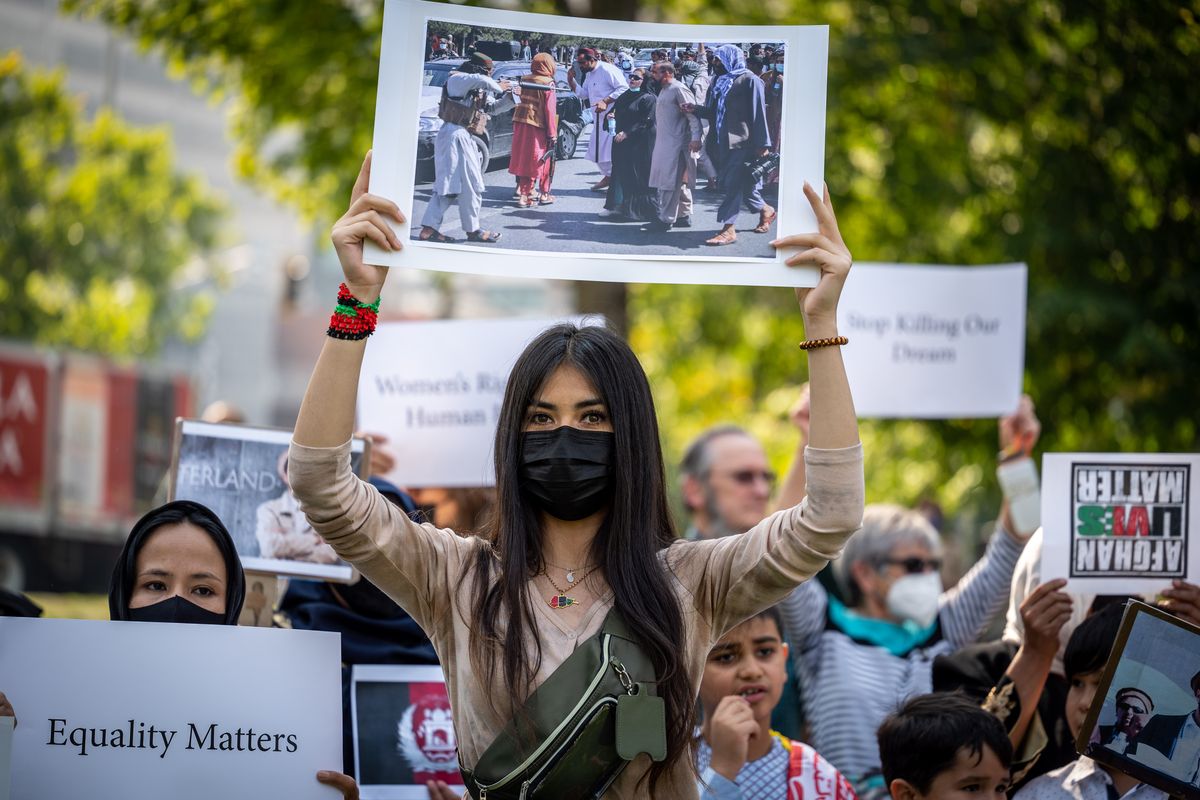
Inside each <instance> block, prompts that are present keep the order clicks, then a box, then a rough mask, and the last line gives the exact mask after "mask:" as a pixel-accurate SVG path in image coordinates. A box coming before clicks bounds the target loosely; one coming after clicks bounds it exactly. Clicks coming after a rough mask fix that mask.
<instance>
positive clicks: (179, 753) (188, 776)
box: [0, 617, 342, 800]
mask: <svg viewBox="0 0 1200 800" xmlns="http://www.w3.org/2000/svg"><path fill="white" fill-rule="evenodd" d="M0 642H3V643H4V646H3V647H0V676H3V680H4V687H3V691H4V693H5V694H6V695H7V697H8V699H9V700H10V701H11V702H12V704H13V708H14V709H15V710H16V713H17V718H18V719H19V720H20V724H18V725H17V727H16V730H15V732H14V735H13V759H12V793H13V796H14V797H22V798H81V797H105V798H108V797H120V798H122V800H160V798H164V797H170V798H172V800H211V798H214V797H287V798H290V799H292V798H294V799H295V800H336V798H338V797H340V796H341V795H340V793H339V792H338V791H337V790H335V789H332V788H330V787H325V786H321V785H320V784H318V783H317V781H316V772H317V770H321V769H328V770H336V771H339V772H340V771H341V769H342V767H341V765H342V736H341V734H342V724H341V720H342V703H341V648H340V645H339V637H338V635H337V634H333V633H323V632H317V631H293V630H280V629H263V628H240V627H236V626H225V625H177V624H171V623H144V622H96V621H90V620H62V619H24V618H13V617H5V618H0Z"/></svg>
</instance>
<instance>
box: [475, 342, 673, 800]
mask: <svg viewBox="0 0 1200 800" xmlns="http://www.w3.org/2000/svg"><path fill="white" fill-rule="evenodd" d="M564 364H569V365H571V366H574V367H576V368H577V369H578V370H579V371H580V372H582V373H583V374H584V375H586V376H587V378H588V379H589V380H590V381H591V383H592V385H593V386H595V387H596V391H597V393H598V394H599V396H600V399H601V400H602V401H603V402H604V405H605V406H606V408H607V409H608V415H609V418H610V419H611V421H612V427H613V438H614V442H613V463H612V501H611V505H610V507H609V510H608V514H607V515H606V517H605V519H604V521H603V522H602V523H601V525H600V529H599V531H598V532H597V533H596V537H595V538H594V539H593V540H592V546H591V553H590V556H591V561H592V563H594V564H596V565H597V567H598V568H599V569H601V570H603V574H604V577H605V579H606V580H607V581H608V584H609V586H610V587H611V588H612V591H613V604H614V605H615V606H616V608H617V610H618V611H619V612H620V614H621V616H622V617H623V618H624V621H625V623H626V625H627V626H628V627H629V629H630V631H631V632H632V633H633V634H634V636H635V637H636V638H637V641H638V643H639V645H640V646H641V647H642V649H643V651H644V652H645V653H646V654H647V655H648V656H649V657H650V660H651V662H652V663H653V664H654V669H655V672H656V674H657V676H658V681H659V683H658V690H659V695H660V696H662V698H663V700H664V701H665V705H666V712H667V758H666V760H665V761H661V762H657V763H655V764H654V765H653V766H652V767H651V768H650V772H649V779H650V788H651V790H653V789H654V787H655V785H656V784H657V783H658V781H659V780H660V779H661V778H662V776H663V775H665V774H667V772H668V771H669V770H670V769H671V767H672V766H673V765H674V764H675V762H676V761H677V760H678V759H679V758H681V757H683V756H684V754H685V752H686V749H687V745H688V742H689V741H690V739H691V733H692V728H693V722H694V716H695V692H694V687H692V685H691V681H690V680H689V677H688V673H687V667H686V662H685V660H684V647H685V642H684V628H683V612H682V610H681V609H680V604H679V599H678V597H677V595H676V594H675V593H674V591H672V588H671V582H670V578H669V575H668V572H667V569H666V568H665V566H664V565H663V563H662V562H661V560H660V558H659V551H660V550H662V549H663V548H665V547H667V546H669V545H670V544H671V543H672V542H673V541H675V530H674V527H673V524H672V522H671V515H670V512H669V510H668V506H667V493H666V479H665V476H664V471H663V459H662V450H661V448H660V446H659V438H658V419H657V417H656V415H655V413H654V401H653V399H652V398H651V396H650V385H649V383H648V382H647V381H646V374H645V372H644V371H643V370H642V366H641V364H640V363H638V360H637V356H635V355H634V354H633V351H632V350H630V349H629V345H627V344H626V343H625V342H624V341H623V340H622V339H621V338H620V337H619V336H617V335H616V334H615V333H613V332H611V331H609V330H607V329H606V328H602V327H596V326H589V327H582V328H581V327H577V326H575V325H571V324H562V325H555V326H554V327H552V328H550V329H549V330H547V331H545V332H544V333H542V334H541V335H540V336H538V337H537V338H536V339H534V340H533V341H532V342H531V343H530V344H529V346H528V347H526V348H525V352H523V353H522V354H521V356H520V358H518V359H517V363H516V365H515V366H514V367H513V369H512V374H511V375H510V376H509V379H508V386H507V388H506V389H505V392H504V404H503V406H502V407H501V409H500V420H499V424H498V426H497V429H496V446H495V461H496V494H497V498H496V500H497V505H496V513H495V516H494V518H493V524H492V526H491V530H490V531H489V535H488V537H487V539H488V541H489V543H490V545H491V546H490V547H488V548H481V549H480V551H479V553H478V555H477V557H476V560H475V564H474V585H473V597H474V598H475V600H474V608H473V611H474V614H473V616H474V619H475V621H476V626H474V627H472V629H471V660H472V664H473V665H474V666H475V669H476V670H477V671H479V672H481V673H482V674H484V675H486V676H487V680H488V682H489V683H492V682H493V681H494V679H495V677H496V674H497V671H498V670H502V672H503V678H504V684H505V688H506V689H507V692H506V695H505V696H507V697H512V698H514V700H515V701H516V703H518V704H519V703H520V702H522V701H523V700H524V699H525V698H526V697H528V695H529V687H530V686H531V685H532V680H533V676H534V675H536V674H537V672H538V670H539V668H540V666H541V659H542V652H541V644H540V641H539V640H538V637H537V636H536V633H535V631H536V628H537V623H536V622H535V621H534V616H533V606H532V605H531V602H532V601H531V598H530V597H529V592H528V591H527V588H528V583H529V581H530V579H531V578H532V577H533V576H534V575H536V574H537V573H538V572H539V571H540V570H541V569H542V567H543V552H542V539H541V531H540V525H539V517H538V509H537V507H536V506H535V505H533V504H532V503H531V502H530V501H529V500H527V499H526V498H525V496H524V495H522V493H521V486H520V479H519V477H518V473H519V465H520V463H521V444H522V435H521V434H522V431H523V430H524V427H525V415H526V413H527V409H528V407H529V405H530V404H531V403H533V402H534V400H535V398H536V396H537V393H538V392H539V391H540V390H541V388H542V386H543V385H544V384H545V382H546V380H547V379H548V378H549V377H550V375H551V374H552V373H553V372H554V371H555V370H556V369H557V368H558V367H559V366H561V365H564ZM493 570H496V571H497V572H498V575H497V576H496V579H495V580H493ZM527 633H534V635H533V636H532V637H529V638H532V639H533V641H534V647H533V650H532V660H531V659H530V658H529V657H528V656H527V653H529V650H527V647H528V645H527V643H526V638H527Z"/></svg>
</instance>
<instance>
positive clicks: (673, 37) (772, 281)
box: [366, 0, 829, 286]
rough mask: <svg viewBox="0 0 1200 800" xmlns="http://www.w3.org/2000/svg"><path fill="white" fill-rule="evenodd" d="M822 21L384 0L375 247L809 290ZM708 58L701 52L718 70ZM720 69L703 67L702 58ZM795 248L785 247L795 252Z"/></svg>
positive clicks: (488, 268)
mask: <svg viewBox="0 0 1200 800" xmlns="http://www.w3.org/2000/svg"><path fill="white" fill-rule="evenodd" d="M828 49H829V28H828V26H826V25H808V26H771V27H753V26H716V25H673V24H667V23H640V22H629V21H623V20H593V19H578V18H574V17H565V16H554V15H544V14H531V13H524V12H515V11H502V10H498V9H490V8H475V7H468V6H459V5H451V4H446V3H430V2H417V1H416V0H413V1H407V0H385V4H384V21H383V42H382V48H381V55H380V63H379V86H378V94H377V97H376V110H375V129H374V146H373V156H372V163H371V181H370V191H371V193H373V194H376V195H380V196H382V197H386V198H388V199H391V200H393V201H395V202H396V203H397V205H399V206H400V209H401V210H402V211H403V212H404V215H405V217H406V219H407V220H408V222H407V223H406V224H404V225H400V224H399V223H392V224H393V227H394V228H395V229H396V234H397V236H398V238H399V239H400V240H401V241H403V242H404V243H405V246H404V247H403V249H401V250H399V251H384V250H383V249H381V248H379V247H377V246H375V245H374V244H373V243H371V242H370V241H368V242H367V246H366V258H367V260H368V261H369V262H370V263H373V264H380V265H385V266H407V267H418V268H422V269H435V270H446V271H457V272H471V273H477V274H488V275H503V276H512V277H525V278H561V279H571V280H593V281H626V282H638V283H690V284H721V285H750V286H813V285H815V282H816V277H817V271H816V269H815V268H810V267H802V268H792V267H788V266H786V264H785V263H784V260H785V259H786V258H787V257H788V256H789V255H791V254H792V252H788V251H783V250H781V251H778V252H777V251H776V250H775V249H774V248H772V247H771V245H770V242H771V240H773V239H775V238H777V237H779V236H782V235H788V234H796V233H804V232H814V231H816V229H817V224H816V217H815V215H814V213H813V210H812V208H811V206H810V205H809V202H808V200H807V198H806V197H805V195H804V191H803V185H804V182H805V181H807V182H808V183H810V184H811V185H812V186H814V187H816V188H817V190H818V191H820V188H821V186H822V184H823V180H824V158H825V95H826V78H827V72H828ZM710 65H711V66H710ZM710 70H711V71H710ZM793 252H794V251H793Z"/></svg>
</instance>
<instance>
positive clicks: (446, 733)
mask: <svg viewBox="0 0 1200 800" xmlns="http://www.w3.org/2000/svg"><path fill="white" fill-rule="evenodd" d="M351 684H352V685H351V689H350V709H351V715H352V725H353V730H354V766H355V770H356V775H357V776H358V785H359V791H360V792H361V793H362V797H363V800H410V799H411V800H418V799H419V800H426V799H427V798H428V797H429V792H428V790H427V789H426V788H425V782H426V781H443V782H445V783H446V784H448V785H449V786H450V787H451V788H453V789H457V790H458V791H460V792H461V791H462V790H463V786H462V776H461V775H460V774H459V772H458V750H457V748H458V740H457V738H455V735H454V724H453V721H452V720H451V717H450V699H449V697H448V696H447V695H446V682H445V678H444V677H443V675H442V668H441V667H434V666H410V665H375V664H368V665H362V664H357V665H355V666H354V671H353V674H352V676H351Z"/></svg>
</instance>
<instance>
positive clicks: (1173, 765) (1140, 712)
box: [1075, 601, 1200, 800]
mask: <svg viewBox="0 0 1200 800" xmlns="http://www.w3.org/2000/svg"><path fill="white" fill-rule="evenodd" d="M1197 687H1200V628H1197V627H1196V626H1194V625H1189V624H1188V623H1186V622H1184V621H1183V620H1181V619H1179V618H1178V617H1175V616H1172V615H1171V614H1168V613H1166V612H1165V611H1162V610H1160V609H1157V608H1155V607H1153V606H1149V605H1146V604H1144V603H1138V602H1136V601H1133V602H1131V603H1130V604H1129V607H1128V608H1127V609H1126V611H1125V616H1124V618H1123V619H1122V620H1121V628H1120V631H1119V632H1118V634H1117V639H1116V642H1115V643H1114V644H1113V648H1112V652H1111V654H1110V655H1109V657H1108V663H1107V664H1106V665H1105V668H1104V675H1103V677H1102V678H1101V680H1100V685H1099V686H1098V687H1097V689H1096V696H1095V700H1094V701H1093V702H1092V706H1091V709H1090V711H1089V712H1088V716H1087V719H1086V721H1085V722H1084V724H1083V726H1082V728H1081V729H1080V731H1079V737H1078V739H1077V740H1076V742H1075V744H1076V748H1077V749H1078V750H1079V752H1080V753H1083V754H1084V755H1087V756H1089V757H1091V758H1093V759H1095V760H1096V761H1099V762H1101V763H1103V764H1106V765H1108V766H1110V767H1113V768H1115V769H1117V770H1120V771H1121V772H1125V773H1128V774H1129V775H1132V776H1133V777H1135V778H1137V779H1138V780H1140V781H1143V782H1145V783H1148V784H1150V785H1151V786H1156V787H1158V788H1159V789H1162V790H1163V791H1164V792H1166V793H1167V794H1169V795H1171V796H1174V797H1186V798H1190V799H1191V800H1195V799H1196V798H1200V787H1198V786H1197V783H1196V782H1197V778H1198V777H1200V747H1198V746H1197V744H1198V743H1197V742H1196V738H1195V736H1193V735H1190V734H1189V730H1188V729H1189V728H1191V729H1192V730H1195V725H1194V723H1193V724H1191V725H1189V723H1188V719H1189V718H1191V717H1193V715H1195V714H1197V713H1200V712H1198V711H1197V707H1198V704H1200V699H1198V698H1200V694H1198V693H1197Z"/></svg>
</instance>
